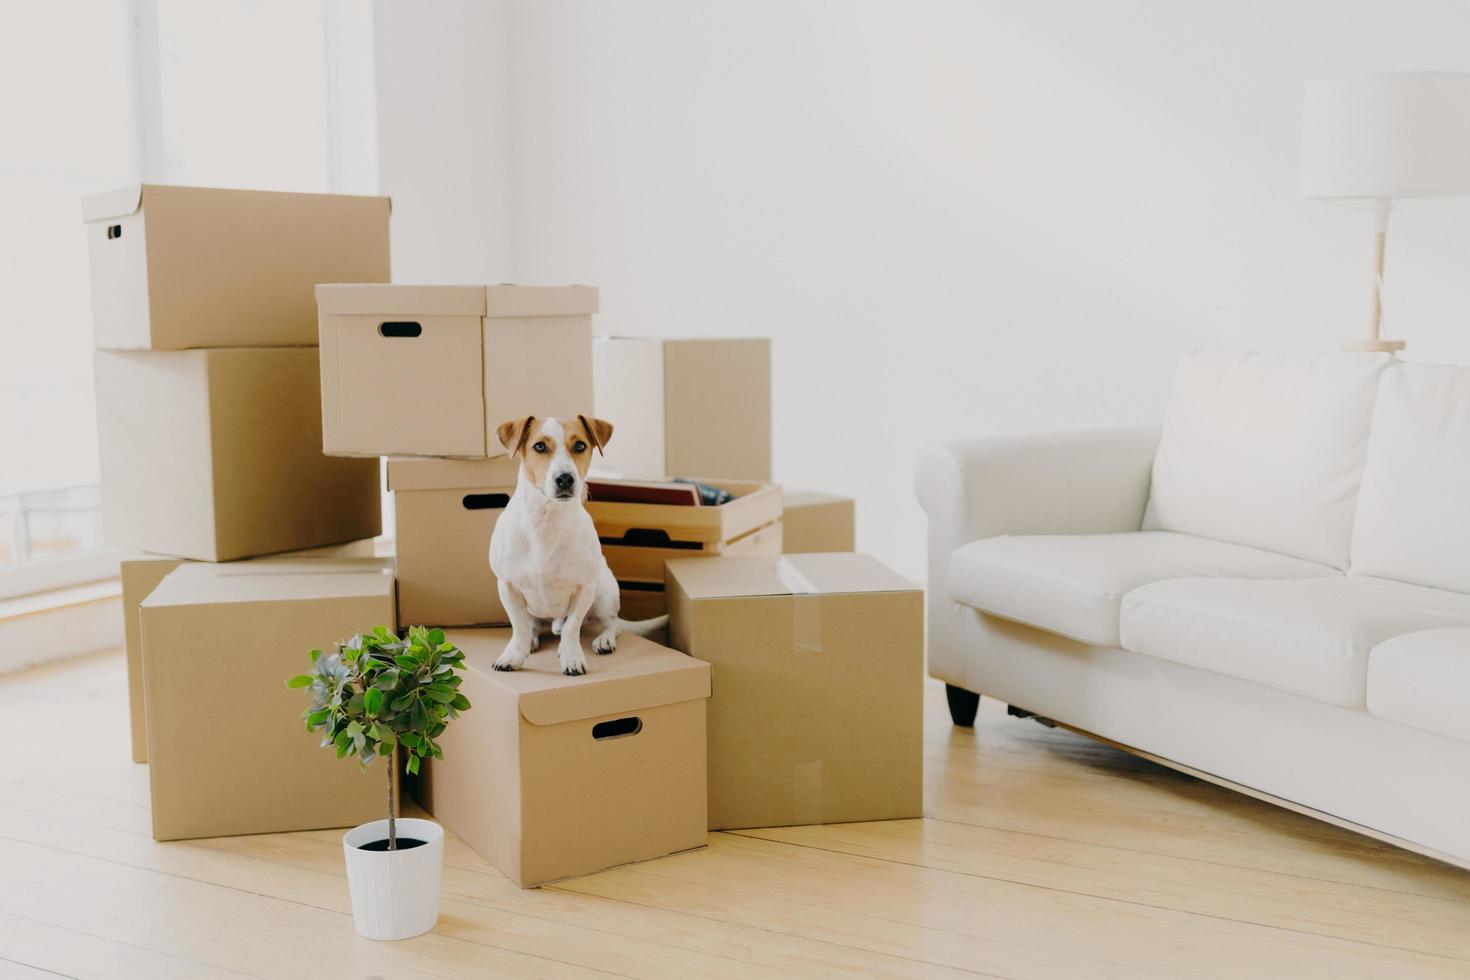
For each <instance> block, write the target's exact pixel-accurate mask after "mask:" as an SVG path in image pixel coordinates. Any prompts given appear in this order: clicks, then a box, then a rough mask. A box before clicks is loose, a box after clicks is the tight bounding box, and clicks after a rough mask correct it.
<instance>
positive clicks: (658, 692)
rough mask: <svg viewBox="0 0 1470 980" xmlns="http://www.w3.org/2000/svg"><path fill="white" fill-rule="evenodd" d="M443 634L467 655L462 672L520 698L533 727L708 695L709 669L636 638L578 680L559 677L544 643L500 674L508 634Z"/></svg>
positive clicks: (590, 664) (593, 660) (591, 660)
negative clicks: (522, 663)
mask: <svg viewBox="0 0 1470 980" xmlns="http://www.w3.org/2000/svg"><path fill="white" fill-rule="evenodd" d="M445 635H446V637H447V638H448V640H449V642H451V643H453V644H454V645H455V646H457V647H459V648H460V649H461V650H463V651H464V654H465V668H466V669H467V670H473V671H476V672H477V673H481V674H484V675H485V677H486V678H487V679H489V680H490V681H492V682H494V683H495V684H497V685H498V686H500V687H501V688H503V689H505V691H507V692H508V693H509V694H510V695H511V696H512V697H514V698H515V699H516V703H517V706H518V707H519V709H520V712H521V717H522V718H525V719H526V721H528V722H530V723H531V724H533V725H559V724H562V723H563V722H568V721H579V720H581V719H583V718H597V717H600V716H603V715H616V714H628V713H630V712H635V711H641V710H644V709H647V708H657V707H659V706H661V705H665V704H676V703H678V702H680V701H693V700H695V699H697V698H707V697H709V696H710V667H709V664H707V663H705V662H704V661H702V660H695V659H694V658H693V657H689V656H685V655H684V654H682V653H680V652H679V651H677V650H670V649H669V648H668V647H665V646H660V645H659V644H657V643H654V642H653V641H652V640H647V639H644V638H643V637H641V636H636V635H634V634H632V633H624V634H623V635H622V636H620V637H619V638H618V648H617V650H616V651H615V652H614V653H610V654H608V655H606V656H598V655H596V654H591V655H590V656H589V657H588V658H587V673H585V674H583V675H582V676H581V677H567V676H565V675H564V674H562V673H561V672H560V670H559V669H558V667H557V656H556V645H555V643H551V644H545V643H543V644H542V647H541V649H540V650H539V651H537V652H536V653H533V654H531V656H530V657H529V658H527V660H526V666H525V667H523V668H521V669H520V670H515V671H498V670H495V669H493V668H492V667H491V664H492V663H494V661H495V658H496V657H498V656H500V654H501V651H503V650H504V649H505V645H506V644H507V643H508V642H510V635H511V631H510V630H509V629H503V628H502V629H470V630H447V631H446V634H445Z"/></svg>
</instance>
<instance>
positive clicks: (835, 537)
mask: <svg viewBox="0 0 1470 980" xmlns="http://www.w3.org/2000/svg"><path fill="white" fill-rule="evenodd" d="M781 504H782V509H781V551H782V553H784V554H788V555H801V554H809V553H812V552H821V551H851V550H852V549H853V542H854V539H855V537H856V534H855V529H856V521H857V511H856V504H855V503H854V501H853V499H852V498H851V497H839V496H837V495H835V494H830V493H817V492H816V491H814V490H792V489H790V488H789V487H788V488H785V489H783V490H782V491H781Z"/></svg>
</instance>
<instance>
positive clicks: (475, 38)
mask: <svg viewBox="0 0 1470 980" xmlns="http://www.w3.org/2000/svg"><path fill="white" fill-rule="evenodd" d="M396 2H397V0H395V3H396ZM388 7H389V10H388V13H389V15H390V18H391V19H394V20H395V21H396V20H398V19H403V20H405V21H411V22H412V24H413V30H412V31H411V32H409V33H411V34H412V35H413V36H412V37H411V38H407V39H404V38H402V37H400V39H399V41H398V42H396V43H393V44H390V45H389V48H390V51H389V56H388V57H387V58H386V59H385V58H384V53H383V50H382V48H383V45H384V33H385V32H384V31H383V29H382V24H381V23H380V25H379V31H378V36H379V45H380V65H383V64H386V65H387V66H388V67H389V69H390V71H389V72H388V73H386V74H385V73H383V72H382V71H381V68H380V78H379V89H380V96H379V97H380V103H382V102H384V100H386V99H387V98H388V94H389V93H390V92H392V91H393V86H394V85H396V84H397V82H394V81H393V79H399V80H402V81H403V83H404V84H406V85H410V86H412V90H411V92H410V93H409V94H404V93H398V96H399V105H398V106H397V107H396V108H395V107H394V106H387V107H386V111H384V112H383V113H382V119H383V123H382V125H383V126H384V127H385V130H384V131H385V133H386V132H387V127H388V126H389V123H390V122H391V123H392V124H393V125H396V126H399V127H404V129H405V131H407V130H409V129H411V127H410V126H409V122H408V120H409V117H412V116H413V115H414V114H415V113H425V112H426V113H432V114H433V118H435V119H439V120H453V121H456V122H463V123H464V124H465V125H466V126H469V127H471V128H472V129H473V131H474V133H475V134H476V135H475V136H474V138H473V139H471V138H468V137H465V136H464V135H463V134H460V133H457V132H450V133H448V134H447V135H444V136H443V138H442V140H441V142H445V141H447V144H448V146H449V147H450V148H451V149H459V148H461V147H462V145H470V144H473V146H474V147H475V148H476V149H477V150H479V151H484V153H485V155H486V162H485V165H484V166H481V167H463V166H459V165H450V164H446V163H444V162H442V161H441V159H440V156H441V155H440V154H435V153H433V152H431V149H432V148H431V147H428V146H417V147H412V148H409V147H394V146H392V145H391V143H392V140H391V139H388V138H386V137H385V143H384V174H385V176H384V182H385V187H387V189H389V190H391V191H393V193H394V194H395V211H394V221H395V225H396V227H395V232H394V234H395V240H394V247H395V254H394V261H395V267H396V271H398V272H399V273H403V272H406V271H408V270H410V269H411V270H413V271H414V272H415V273H417V274H418V275H419V276H421V277H422V278H424V279H439V280H441V281H442V280H443V279H444V278H446V277H447V278H455V277H461V278H463V277H469V276H470V275H471V274H472V273H475V272H480V273H482V274H483V275H484V276H487V277H490V278H496V279H498V278H504V277H505V276H507V275H509V276H510V277H513V278H514V279H516V280H518V281H522V282H591V283H595V284H597V285H599V286H601V287H602V289H603V311H604V312H603V314H602V315H601V316H600V317H599V321H598V327H599V329H601V330H605V331H608V332H618V333H662V334H669V335H719V334H769V335H771V336H772V337H774V338H775V351H776V354H775V418H776V469H777V477H778V478H779V479H781V480H783V481H784V482H787V483H789V484H791V485H794V486H806V487H813V488H819V489H828V490H834V491H845V492H849V493H853V494H855V495H856V496H857V497H858V499H859V515H860V517H859V522H860V526H859V545H860V547H862V548H864V549H865V550H869V551H872V552H874V553H876V554H878V555H879V556H881V557H883V558H885V559H887V560H889V561H890V562H892V563H893V564H895V565H896V566H897V567H899V568H900V569H902V570H903V571H905V572H907V573H909V574H911V575H915V576H917V575H918V574H919V573H920V570H921V567H922V528H923V524H922V516H921V514H920V512H919V510H918V508H917V505H916V504H915V503H914V500H913V494H912V490H911V471H912V461H913V457H914V450H915V447H916V446H917V445H918V444H921V443H925V442H930V441H934V440H938V439H947V438H952V437H956V436H963V435H968V434H976V433H986V432H1000V431H1016V430H1027V429H1044V428H1053V427H1062V426H1074V425H1100V424H1109V423H1118V422H1133V421H1142V420H1152V419H1155V418H1156V417H1157V416H1158V414H1159V412H1160V410H1161V408H1162V404H1163V398H1164V393H1165V391H1166V386H1167V381H1168V373H1169V368H1170V364H1171V363H1172V361H1173V359H1174V358H1175V356H1176V355H1177V354H1178V353H1179V352H1181V351H1184V350H1188V349H1191V348H1196V347H1203V346H1209V347H1249V348H1265V349H1283V348H1291V349H1307V348H1330V347H1333V346H1335V344H1336V342H1337V340H1338V338H1339V337H1341V336H1344V335H1349V334H1355V333H1358V332H1359V331H1361V329H1362V328H1363V324H1364V320H1365V317H1366V312H1367V292H1366V289H1367V264H1368V259H1369V252H1368V248H1369V232H1368V226H1367V218H1366V216H1365V215H1362V214H1358V213H1354V212H1347V211H1343V210H1339V209H1334V208H1332V207H1331V206H1328V205H1323V204H1318V203H1312V202H1303V201H1301V200H1299V199H1298V197H1297V194H1296V163H1297V140H1298V124H1299V113H1300V100H1301V88H1302V82H1303V81H1304V80H1305V79H1306V78H1310V77H1314V76H1319V75H1324V74H1333V73H1345V72H1357V71H1372V70H1395V69H1418V68H1441V69H1452V70H1467V69H1470V48H1467V47H1466V46H1465V44H1464V43H1463V42H1464V39H1465V38H1466V37H1470V7H1467V6H1466V5H1465V4H1463V3H1460V2H1427V0H1420V2H1406V3H1396V4H1393V5H1388V4H1382V3H1377V2H1371V0H1355V2H1337V3H1331V4H1328V3H1325V2H1316V3H1307V2H1295V3H1279V2H1277V3H1268V2H1250V3H1223V2H1222V3H1210V4H1205V3H1188V4H1181V3H1177V2H1169V0H1148V2H1122V0H1114V2H1110V3H1106V4H1099V3H1091V2H1085V0H1071V2H1058V0H1054V2H1045V3H1039V2H1035V0H1030V2H983V3H981V2H958V0H956V2H940V0H922V2H921V0H907V2H904V3H897V2H885V0H866V2H845V3H836V2H812V0H798V2H792V0H742V2H725V3H695V4H691V3H687V2H680V0H620V2H618V3H599V2H596V0H522V2H516V3H503V4H501V5H499V6H498V7H496V8H494V13H486V12H485V10H486V8H483V7H478V6H475V5H469V6H468V9H473V10H476V11H479V12H478V13H476V14H474V16H473V19H472V21H471V20H465V21H464V22H463V23H462V25H459V24H450V23H448V21H450V20H453V19H454V17H455V16H458V17H469V16H470V15H469V14H468V12H467V9H461V10H459V11H457V12H456V14H455V15H454V16H450V15H443V14H441V15H439V16H438V17H437V18H435V19H434V20H433V21H432V22H426V20H427V19H426V18H421V17H417V16H410V15H409V14H408V11H409V10H410V9H411V8H407V7H404V8H402V10H401V11H395V10H394V4H392V3H390V4H389V5H388ZM437 9H439V8H436V10H437ZM380 12H381V11H380ZM403 29H404V30H407V24H405V26H404V28H403ZM500 32H505V34H504V36H502V35H501V33H500ZM507 39H508V45H507V44H506V43H505V42H506V40H507ZM410 64H412V66H413V67H409V65H410ZM500 71H503V72H504V76H503V77H504V79H508V81H503V80H502V75H500V74H498V72H500ZM502 85H504V86H505V87H504V88H502ZM426 101H427V102H432V105H429V106H426V105H425V103H426ZM503 105H504V106H508V125H507V114H506V112H505V110H503V109H502V106H503ZM414 131H416V130H414ZM505 152H508V154H509V157H508V164H503V163H501V162H500V161H501V157H500V156H499V155H498V154H500V153H505ZM395 155H396V156H397V158H398V162H397V163H395V164H394V168H393V170H392V174H393V180H394V181H396V182H397V184H398V187H399V188H401V190H400V189H395V188H394V187H392V186H388V183H389V173H390V168H389V166H388V164H389V161H390V159H391V158H393V157H394V156H395ZM497 181H502V182H503V183H497ZM426 182H427V183H428V184H431V185H432V190H425V189H424V186H423V185H424V184H425V183H426ZM497 189H499V190H500V191H503V192H504V193H505V194H506V195H507V196H505V197H497V196H496V195H497V193H498V190H497ZM407 193H415V194H425V195H429V194H432V195H433V196H434V197H435V199H436V200H435V201H432V202H428V203H426V204H425V205H424V210H423V213H422V215H419V214H418V213H417V212H418V209H419V206H418V205H417V204H416V203H413V202H410V201H408V200H406V199H405V198H404V197H403V195H404V194H407ZM448 198H452V199H453V201H454V203H453V205H451V204H449V203H448V202H447V201H446V200H445V199H448ZM431 205H432V206H431ZM431 213H432V215H433V220H432V222H431V221H429V220H428V217H429V215H430V214H431ZM1394 221H1395V224H1394V229H1393V233H1392V235H1391V239H1390V248H1389V252H1390V254H1389V277H1390V279H1391V280H1392V281H1391V284H1390V289H1391V295H1390V297H1389V302H1390V310H1389V314H1388V318H1389V319H1388V326H1387V329H1389V330H1390V331H1391V332H1395V333H1398V334H1400V335H1403V336H1406V337H1409V338H1410V339H1411V341H1412V345H1411V348H1410V353H1411V355H1412V356H1415V357H1419V358H1423V359H1436V360H1440V359H1443V360H1457V361H1470V277H1467V276H1466V275H1465V274H1464V270H1465V269H1466V268H1467V263H1470V202H1467V201H1464V200H1462V201H1454V202H1435V203H1431V204H1425V205H1422V206H1420V207H1418V208H1415V209H1412V210H1410V211H1408V212H1405V213H1403V214H1401V215H1398V216H1396V217H1395V219H1394ZM428 225H432V228H429V227H426V226H428ZM488 226H494V227H496V228H497V229H502V230H507V231H508V235H509V238H508V245H507V246H506V248H507V251H506V252H503V253H502V252H499V251H497V250H496V249H494V248H490V247H487V246H485V245H483V244H481V243H478V242H477V240H476V238H475V235H476V234H479V233H481V232H484V231H486V230H487V227H488ZM415 228H417V229H419V230H418V231H410V230H409V229H415ZM462 245H463V247H461V246H462ZM507 256H508V259H507ZM443 269H451V270H452V271H453V275H447V276H446V275H439V274H438V273H439V272H440V271H441V270H443ZM614 421H616V420H614Z"/></svg>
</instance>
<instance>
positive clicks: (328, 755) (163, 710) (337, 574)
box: [140, 558, 396, 840]
mask: <svg viewBox="0 0 1470 980" xmlns="http://www.w3.org/2000/svg"><path fill="white" fill-rule="evenodd" d="M140 612H141V622H142V637H143V684H144V689H145V691H144V701H145V704H146V708H147V713H148V720H147V726H148V768H149V784H150V787H151V792H152V800H153V836H154V837H155V838H156V839H158V840H177V839H181V838H189V837H224V836H234V835H237V834H273V833H284V832H286V831H293V830H313V829H319V828H323V827H350V826H353V825H355V824H359V823H364V822H366V821H368V820H378V819H382V817H383V815H384V811H385V809H386V802H385V801H386V796H387V790H386V783H385V778H386V777H385V776H384V774H383V770H382V769H381V768H380V767H379V766H377V765H374V766H373V767H372V768H370V769H369V770H368V771H367V772H363V771H361V770H360V769H359V768H358V766H357V765H356V763H354V762H352V761H351V760H343V759H338V758H336V757H335V754H334V753H333V752H331V751H330V750H328V749H323V748H320V747H319V744H320V742H321V737H320V736H319V735H317V734H316V733H313V732H309V731H307V730H306V725H305V722H303V721H302V712H303V711H304V710H305V709H306V706H307V704H308V703H309V699H308V697H307V695H306V693H305V692H304V691H300V690H291V689H289V688H287V687H286V684H285V682H286V678H288V677H292V676H294V675H296V674H300V673H304V672H305V671H306V670H307V669H308V668H309V667H310V660H309V659H308V657H307V654H308V653H309V652H310V651H311V650H313V649H318V650H323V651H328V652H330V651H331V650H332V649H333V645H334V644H335V643H336V642H337V641H338V640H345V639H347V638H349V637H351V636H352V635H353V634H354V633H358V632H361V631H362V630H367V629H371V628H372V627H374V626H387V627H389V628H390V629H391V628H393V627H394V626H395V625H396V624H395V622H394V619H393V563H392V561H390V560H387V559H376V558H362V559H342V560H334V559H325V558H321V559H314V560H311V561H301V560H297V559H267V560H262V561H249V562H233V563H229V564H223V565H215V564H206V563H194V562H190V563H188V564H184V565H180V566H179V567H178V568H176V569H175V570H173V571H172V572H170V573H169V574H168V576H167V577H166V578H164V580H163V581H162V582H160V583H159V585H158V587H157V588H156V589H154V590H153V594H152V595H150V596H149V597H148V598H147V599H145V600H143V606H142V609H141V611H140ZM380 761H381V760H380Z"/></svg>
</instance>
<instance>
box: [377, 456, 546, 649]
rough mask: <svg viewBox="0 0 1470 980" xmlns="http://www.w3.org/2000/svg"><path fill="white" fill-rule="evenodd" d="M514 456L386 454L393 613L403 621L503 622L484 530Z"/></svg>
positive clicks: (509, 485) (500, 506)
mask: <svg viewBox="0 0 1470 980" xmlns="http://www.w3.org/2000/svg"><path fill="white" fill-rule="evenodd" d="M519 468H520V462H519V461H518V460H516V459H513V458H511V457H509V456H502V457H500V458H499V459H414V458H412V457H404V458H395V459H390V460H389V461H388V489H389V490H392V491H393V513H394V515H395V519H396V530H395V532H394V535H395V539H396V544H397V554H398V621H399V622H401V623H403V624H404V625H405V626H475V625H491V624H497V623H508V622H510V620H509V619H507V618H506V615H505V607H504V606H503V605H501V603H500V591H499V588H498V585H497V582H496V578H495V573H494V572H492V571H491V570H490V535H491V533H492V532H494V530H495V522H496V521H497V520H498V519H499V518H500V515H501V514H502V513H503V512H504V511H505V505H506V504H508V503H510V498H511V495H512V494H514V493H515V489H516V474H517V471H518V470H519Z"/></svg>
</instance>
